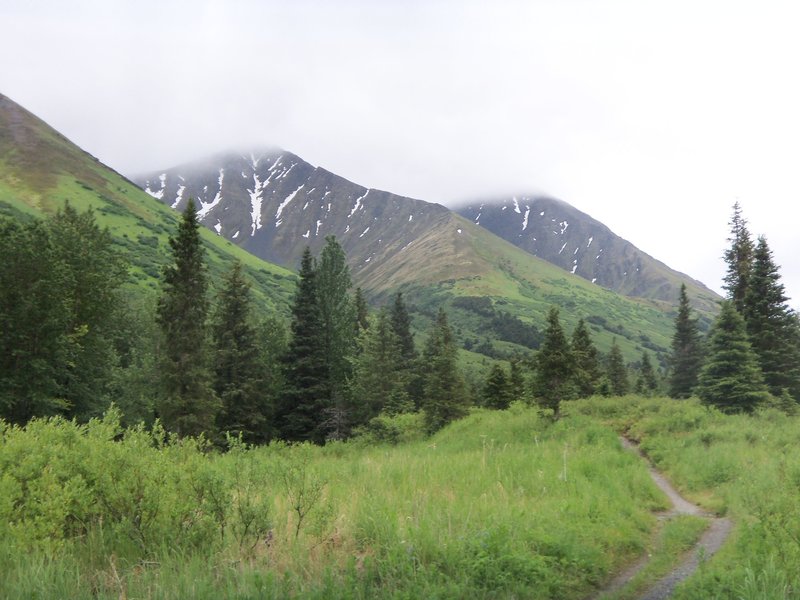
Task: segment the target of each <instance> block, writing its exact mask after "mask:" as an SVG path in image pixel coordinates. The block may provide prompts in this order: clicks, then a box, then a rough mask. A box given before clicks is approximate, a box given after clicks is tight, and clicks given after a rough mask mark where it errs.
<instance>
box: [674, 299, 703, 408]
mask: <svg viewBox="0 0 800 600" xmlns="http://www.w3.org/2000/svg"><path fill="white" fill-rule="evenodd" d="M669 366H670V376H669V395H670V396H671V397H673V398H688V397H689V396H691V395H692V390H693V389H694V388H695V386H696V385H697V377H698V375H699V374H700V369H701V367H702V366H703V355H702V342H701V340H700V334H699V332H698V330H697V320H696V319H693V318H692V316H691V309H690V308H689V297H688V296H687V294H686V285H685V284H681V292H680V298H679V301H678V316H677V317H676V318H675V333H674V334H673V336H672V355H671V356H670V361H669Z"/></svg>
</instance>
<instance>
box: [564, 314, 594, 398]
mask: <svg viewBox="0 0 800 600" xmlns="http://www.w3.org/2000/svg"><path fill="white" fill-rule="evenodd" d="M570 349H571V351H572V358H573V361H574V365H575V368H574V370H573V373H572V375H573V381H574V384H575V388H576V390H577V394H578V397H580V398H588V397H589V396H591V395H593V394H594V393H595V392H596V391H597V383H598V381H599V380H600V365H599V362H598V358H597V348H595V345H594V342H592V337H591V335H590V334H589V328H588V327H586V323H585V322H584V320H583V319H580V320H579V321H578V324H577V325H576V326H575V330H574V331H573V332H572V340H571V344H570Z"/></svg>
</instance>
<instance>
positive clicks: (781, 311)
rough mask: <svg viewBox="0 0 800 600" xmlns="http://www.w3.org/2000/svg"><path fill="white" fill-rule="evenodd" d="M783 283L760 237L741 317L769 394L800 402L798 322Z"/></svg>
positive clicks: (764, 241) (768, 250) (764, 239)
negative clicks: (782, 395)
mask: <svg viewBox="0 0 800 600" xmlns="http://www.w3.org/2000/svg"><path fill="white" fill-rule="evenodd" d="M780 279H781V276H780V274H779V273H778V266H777V265H776V264H775V261H774V260H773V257H772V251H771V250H770V249H769V245H768V244H767V240H766V238H765V237H763V236H761V237H759V238H758V244H757V245H756V249H755V253H754V256H753V269H752V271H751V273H750V284H749V287H748V290H747V295H746V296H745V303H744V305H745V312H744V314H743V315H742V316H743V317H744V319H745V323H746V327H747V334H748V337H749V340H750V344H751V345H752V347H753V350H754V351H755V353H756V355H757V356H758V363H759V365H760V366H761V371H762V373H763V374H764V382H765V383H766V384H767V388H768V389H769V391H770V392H771V393H772V394H773V395H774V396H776V397H778V396H780V395H781V393H782V391H783V390H784V389H786V390H788V391H789V393H790V395H791V396H793V397H794V398H800V347H798V330H797V320H796V318H795V315H794V313H793V311H792V310H791V308H789V305H788V303H787V302H788V300H789V299H788V298H787V296H786V294H785V293H784V287H783V284H782V283H781V281H780Z"/></svg>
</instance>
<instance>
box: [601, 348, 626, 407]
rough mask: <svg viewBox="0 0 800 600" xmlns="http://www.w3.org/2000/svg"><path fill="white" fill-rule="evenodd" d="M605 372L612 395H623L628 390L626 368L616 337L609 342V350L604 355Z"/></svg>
mask: <svg viewBox="0 0 800 600" xmlns="http://www.w3.org/2000/svg"><path fill="white" fill-rule="evenodd" d="M606 374H607V375H608V383H609V387H610V392H611V395H612V396H624V395H625V394H627V393H628V391H629V390H630V385H629V383H628V369H626V368H625V361H624V360H623V358H622V350H620V348H619V346H618V345H617V339H616V338H614V339H613V340H612V342H611V350H609V351H608V356H607V357H606Z"/></svg>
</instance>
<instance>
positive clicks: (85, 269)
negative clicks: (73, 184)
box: [47, 203, 126, 421]
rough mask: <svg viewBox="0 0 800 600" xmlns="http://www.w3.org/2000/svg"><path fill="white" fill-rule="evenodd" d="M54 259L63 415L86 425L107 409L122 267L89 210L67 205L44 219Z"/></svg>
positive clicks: (123, 276)
mask: <svg viewBox="0 0 800 600" xmlns="http://www.w3.org/2000/svg"><path fill="white" fill-rule="evenodd" d="M47 226H48V228H49V230H50V234H51V239H52V242H53V247H54V249H55V251H56V253H57V255H58V260H60V261H61V262H62V264H63V265H65V266H66V273H67V274H68V277H67V279H66V280H65V282H64V286H63V287H62V288H61V293H62V294H63V295H64V297H65V298H67V299H68V301H69V303H70V315H71V319H70V323H69V324H68V329H69V332H70V335H69V340H70V344H69V357H68V359H67V362H66V365H65V366H66V368H65V369H63V371H62V377H63V379H62V381H61V388H62V394H63V398H64V400H66V402H67V404H68V409H67V411H66V416H68V417H75V418H77V419H78V420H81V421H85V420H88V419H89V418H91V417H94V416H98V415H100V414H101V413H102V411H103V410H104V409H105V408H106V407H107V406H108V404H109V402H110V400H111V399H110V397H109V394H108V391H109V383H110V380H111V376H112V373H113V369H114V365H115V363H116V351H115V348H114V343H113V342H114V328H115V327H116V326H117V323H118V321H119V320H120V319H119V317H120V316H121V315H120V314H119V312H118V309H119V308H120V304H121V301H122V300H121V298H120V297H119V288H120V286H121V285H122V283H123V282H124V280H125V275H126V264H125V262H124V261H123V260H122V258H121V257H120V256H119V254H118V252H117V251H116V250H115V248H114V245H113V240H112V238H111V234H110V233H109V232H108V230H107V229H101V228H100V227H99V226H98V225H97V223H96V221H95V218H94V214H93V212H92V211H91V210H89V211H87V212H83V213H79V212H78V211H76V210H75V209H74V208H73V207H72V206H70V204H69V203H67V204H66V205H65V206H64V208H63V209H62V210H59V211H58V212H57V213H56V214H55V215H54V216H53V217H51V218H49V219H48V220H47Z"/></svg>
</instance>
